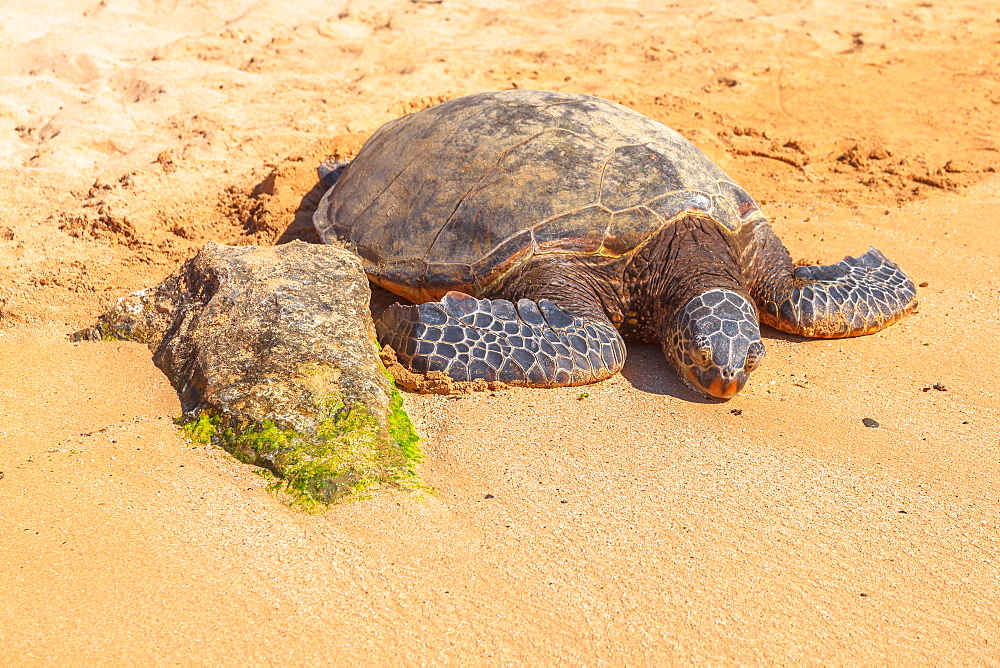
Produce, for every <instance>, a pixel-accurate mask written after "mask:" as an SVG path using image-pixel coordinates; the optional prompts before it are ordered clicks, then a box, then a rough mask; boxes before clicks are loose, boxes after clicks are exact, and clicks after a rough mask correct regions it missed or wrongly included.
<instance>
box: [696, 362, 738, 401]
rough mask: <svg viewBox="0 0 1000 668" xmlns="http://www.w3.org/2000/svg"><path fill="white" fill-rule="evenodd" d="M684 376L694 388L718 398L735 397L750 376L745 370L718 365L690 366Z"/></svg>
mask: <svg viewBox="0 0 1000 668" xmlns="http://www.w3.org/2000/svg"><path fill="white" fill-rule="evenodd" d="M684 376H685V379H686V380H687V381H688V384H690V385H691V386H692V387H693V388H694V389H696V390H698V391H699V392H701V393H702V394H707V395H708V396H710V397H716V398H718V399H732V398H733V397H735V396H736V395H737V394H738V393H739V391H740V390H742V389H743V386H744V385H746V382H747V377H748V376H747V374H746V373H744V372H743V370H738V371H733V370H732V369H719V368H718V367H711V368H708V369H703V368H699V367H693V368H692V367H688V368H686V369H684Z"/></svg>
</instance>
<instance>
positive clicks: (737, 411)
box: [729, 408, 743, 415]
mask: <svg viewBox="0 0 1000 668" xmlns="http://www.w3.org/2000/svg"><path fill="white" fill-rule="evenodd" d="M729 412H730V413H732V414H733V415H743V409H742V408H734V409H733V410H731V411H729Z"/></svg>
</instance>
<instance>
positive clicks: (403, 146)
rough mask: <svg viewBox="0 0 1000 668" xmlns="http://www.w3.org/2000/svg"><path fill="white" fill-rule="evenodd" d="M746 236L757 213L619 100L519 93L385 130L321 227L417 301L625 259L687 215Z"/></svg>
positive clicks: (715, 171)
mask: <svg viewBox="0 0 1000 668" xmlns="http://www.w3.org/2000/svg"><path fill="white" fill-rule="evenodd" d="M692 213H693V214H702V215H704V216H706V217H708V218H711V219H712V220H714V221H715V222H716V223H717V224H718V225H720V226H721V227H722V228H723V229H725V230H726V231H728V232H731V233H735V232H738V231H739V230H740V229H741V228H742V226H743V225H745V224H747V223H748V222H750V221H751V220H753V219H754V218H756V217H759V216H760V215H761V214H760V211H759V209H758V208H757V205H756V203H755V202H754V201H753V199H751V197H750V196H749V195H748V194H747V193H746V192H745V191H744V190H743V189H742V188H740V187H739V186H737V185H736V184H735V183H733V182H732V180H731V179H730V178H729V177H728V176H726V174H725V173H724V172H723V171H722V170H721V169H719V167H717V166H716V165H715V164H714V163H713V162H712V161H711V160H709V159H708V157H706V156H705V155H704V154H703V153H702V152H701V151H699V150H698V149H697V148H695V146H694V145H693V144H691V142H689V141H687V140H686V139H684V138H683V137H682V136H681V135H679V134H678V133H677V132H675V131H673V130H671V129H670V128H668V127H666V126H665V125H663V124H661V123H658V122H656V121H654V120H652V119H650V118H647V117H645V116H643V115H641V114H639V113H637V112H635V111H632V110H631V109H628V108H626V107H623V106H621V105H619V104H615V103H614V102H609V101H607V100H603V99H600V98H595V97H589V96H586V95H574V94H568V93H550V92H544V91H526V90H510V91H503V92H494V93H478V94H475V95H469V96H467V97H462V98H458V99H455V100H451V101H449V102H444V103H442V104H439V105H437V106H434V107H430V108H429V109H425V110H423V111H420V112H418V113H415V114H411V115H408V116H404V117H402V118H399V119H396V120H394V121H391V122H389V123H387V124H385V125H384V126H382V127H381V128H379V129H378V130H377V131H376V132H375V134H374V135H372V137H371V138H370V139H369V140H368V141H367V142H366V143H365V144H364V146H363V147H362V149H361V151H360V152H359V153H358V155H357V157H356V158H355V159H354V160H353V161H352V162H351V164H350V165H348V167H347V168H346V169H345V170H344V172H343V173H342V174H341V176H340V178H339V179H338V181H337V183H336V185H334V186H333V188H331V189H330V191H329V192H327V193H326V195H325V196H324V197H323V200H322V202H321V203H320V206H319V209H318V210H317V211H316V214H315V216H314V224H315V226H316V229H317V230H318V232H319V234H320V236H321V237H322V239H323V240H324V241H325V242H328V243H329V242H333V241H339V242H346V243H347V244H348V245H349V247H350V248H352V249H353V250H355V251H356V252H357V253H358V254H359V255H360V256H361V258H362V260H363V261H364V263H365V265H366V271H367V272H368V274H369V276H370V277H371V278H372V280H374V281H375V282H376V283H379V284H380V285H382V286H383V287H385V288H387V289H389V290H391V291H393V292H395V293H397V294H400V295H403V296H405V297H408V298H410V299H412V300H413V301H416V302H423V301H429V300H434V299H439V298H440V297H441V296H443V295H444V294H445V293H446V292H448V291H449V290H458V291H460V292H465V293H468V294H471V295H473V296H477V297H478V296H480V295H481V294H483V292H484V291H485V290H487V289H488V288H489V286H490V285H492V284H493V283H495V282H496V281H497V280H499V279H500V278H502V277H503V276H504V275H505V274H506V273H507V272H508V271H510V270H511V268H512V267H515V266H517V265H518V264H520V263H521V262H524V261H525V260H527V259H529V258H530V257H532V256H533V255H538V254H544V253H564V254H565V253H569V254H591V255H603V256H609V257H621V256H625V255H627V254H629V253H632V252H634V251H635V250H636V249H637V248H638V247H640V246H641V245H642V244H643V243H644V242H645V241H647V240H649V239H650V238H651V237H652V236H653V235H654V234H656V233H657V232H658V231H660V230H661V229H663V228H664V227H665V226H667V225H670V224H671V223H672V222H673V221H674V220H676V219H677V218H678V217H680V216H683V215H687V214H692Z"/></svg>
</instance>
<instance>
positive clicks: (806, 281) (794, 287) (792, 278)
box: [756, 248, 917, 339]
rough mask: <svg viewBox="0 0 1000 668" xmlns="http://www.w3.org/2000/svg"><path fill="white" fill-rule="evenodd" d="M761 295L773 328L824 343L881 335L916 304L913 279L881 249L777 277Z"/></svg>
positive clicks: (766, 319)
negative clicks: (879, 333)
mask: <svg viewBox="0 0 1000 668" xmlns="http://www.w3.org/2000/svg"><path fill="white" fill-rule="evenodd" d="M756 296H757V304H758V307H759V309H760V316H761V319H762V320H763V321H764V322H765V323H767V324H768V325H771V326H772V327H775V328H777V329H780V330H782V331H784V332H789V333H791V334H801V335H803V336H811V337H816V338H823V339H833V338H841V337H847V336H861V335H863V334H871V333H873V332H877V331H879V330H880V329H883V328H885V327H888V326H889V325H891V324H892V323H894V322H896V321H897V320H899V319H900V318H902V317H903V316H904V315H906V314H907V313H909V312H910V311H912V310H913V309H914V308H916V306H917V299H916V296H917V290H916V288H915V287H914V285H913V281H911V280H910V277H909V276H907V275H906V273H904V272H903V270H902V269H900V268H899V266H898V265H897V264H896V263H895V262H893V261H892V260H890V259H889V258H887V257H886V256H885V255H884V254H883V253H882V252H881V251H879V250H877V249H876V248H870V249H869V250H868V252H867V253H865V254H864V255H861V256H860V257H846V258H844V259H843V260H841V261H840V262H838V263H836V264H828V265H811V266H802V267H795V268H793V269H791V271H789V272H788V273H787V274H786V275H785V276H784V277H781V276H772V281H771V282H770V283H767V284H765V285H763V286H762V287H761V289H760V290H758V291H757V295H756Z"/></svg>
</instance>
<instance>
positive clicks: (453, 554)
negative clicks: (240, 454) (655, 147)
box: [0, 0, 1000, 665]
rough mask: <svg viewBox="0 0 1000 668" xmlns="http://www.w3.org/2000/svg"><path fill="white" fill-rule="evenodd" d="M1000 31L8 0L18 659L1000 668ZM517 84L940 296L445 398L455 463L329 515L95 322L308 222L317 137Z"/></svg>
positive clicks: (3, 78)
mask: <svg viewBox="0 0 1000 668" xmlns="http://www.w3.org/2000/svg"><path fill="white" fill-rule="evenodd" d="M998 21H1000V3H998V2H996V0H990V1H988V2H983V1H982V0H977V1H976V2H933V3H932V2H879V1H875V2H870V1H869V2H862V1H846V2H845V1H840V0H814V1H809V0H759V1H757V2H744V1H740V0H714V1H713V0H710V1H708V2H694V1H690V0H684V1H682V2H675V3H663V2H631V3H630V2H626V3H616V4H615V6H614V7H609V6H607V5H606V3H599V2H587V3H579V2H578V3H574V2H569V1H566V0H546V1H544V2H523V3H516V2H503V1H502V0H500V1H497V0H490V1H489V2H485V1H484V2H476V1H475V0H468V1H464V2H463V1H460V0H438V1H437V2H435V1H434V0H422V1H414V0H386V1H384V2H380V3H372V2H365V1H363V0H362V1H350V2H344V1H339V0H334V1H333V2H330V1H328V0H327V1H324V2H310V1H302V2H295V3H291V2H279V1H278V0H258V1H253V2H251V1H250V0H244V1H240V0H229V1H227V2H202V1H194V0H191V1H184V0H181V1H175V2H165V1H158V0H101V1H99V2H98V1H97V0H94V1H92V2H88V3H80V2H73V1H71V0H31V1H30V2H28V1H26V0H14V1H12V2H6V3H4V4H3V6H2V7H0V193H2V196H0V414H2V416H3V422H2V424H0V436H2V439H0V471H2V474H0V476H2V477H0V643H2V647H3V652H2V653H0V664H3V665H37V664H64V663H136V664H140V663H142V664H144V663H184V664H190V663H195V664H207V663H212V664H218V663H222V664H235V663H245V662H254V663H279V662H280V663H295V664H302V663H306V662H320V661H322V662H343V661H345V660H347V661H351V662H357V663H390V662H391V663H406V664H411V663H444V662H452V663H463V664H464V663H492V664H496V663H522V662H523V663H533V664H538V663H557V662H559V663H582V664H598V663H606V664H624V663H630V664H634V663H645V664H654V663H663V662H688V661H697V662H712V663H742V662H771V663H802V662H815V663H881V664H888V663H892V664H898V663H924V664H982V665H997V664H1000V621H998V613H997V610H998V605H1000V581H998V576H1000V519H998V518H1000V492H998V482H997V481H998V479H1000V476H998V473H1000V427H998V422H1000V419H998V410H1000V399H998V398H997V392H996V386H997V383H996V379H997V377H998V376H1000V352H998V351H1000V320H998V312H1000V277H998V269H997V264H998V263H997V258H998V257H1000V239H998V236H997V229H996V228H997V221H998V218H1000V215H998V213H997V212H998V211H1000V174H998V173H997V167H998V166H1000V152H998V149H1000V129H998V128H1000V123H998V120H1000V23H998ZM511 86H517V87H532V88H543V89H554V90H562V91H573V92H583V93H590V94H595V95H600V96H603V97H607V98H610V99H613V100H615V101H618V102H622V103H624V104H627V105H630V106H632V107H634V108H636V109H638V110H639V111H642V112H643V113H646V114H648V115H650V116H652V117H654V118H656V119H658V120H661V121H663V122H665V123H667V124H668V125H672V126H674V127H676V128H677V129H678V130H680V131H681V132H682V133H684V134H685V135H687V136H688V137H690V138H691V139H692V140H694V141H695V142H696V143H698V144H699V145H700V146H701V147H703V149H704V150H705V151H706V152H707V153H709V155H711V156H712V157H713V158H714V159H716V160H717V161H718V162H719V163H720V164H721V165H722V166H723V168H724V169H726V170H727V171H729V172H730V174H731V175H732V176H733V177H735V178H736V180H737V181H739V182H740V183H742V184H743V185H744V186H745V187H746V188H747V189H748V190H749V191H750V192H751V193H752V194H753V195H755V196H756V197H757V198H758V201H759V202H760V203H761V205H762V207H763V209H764V211H765V213H767V214H768V215H769V216H770V217H771V219H772V221H773V224H774V227H775V228H776V230H777V231H778V233H779V234H780V235H781V236H782V237H783V238H784V240H785V241H786V243H787V244H788V245H789V247H790V249H791V250H792V252H793V255H795V256H797V257H804V258H806V259H809V260H824V261H831V260H838V259H840V258H841V257H843V255H845V254H847V253H859V252H862V251H864V250H866V249H867V247H868V245H869V244H873V245H875V246H877V247H879V248H880V249H882V250H883V251H885V252H886V253H887V254H888V255H889V256H890V257H892V258H893V259H895V260H896V261H898V262H899V263H900V264H901V265H902V266H903V267H904V268H905V269H907V270H908V271H909V272H910V273H911V275H912V276H913V277H914V278H915V280H916V281H917V282H918V283H926V284H927V286H926V287H924V288H922V289H921V291H920V298H921V307H920V310H919V312H918V313H916V314H914V315H912V316H910V317H908V318H906V319H905V320H904V321H902V322H901V323H899V324H898V325H896V326H893V327H891V328H889V329H888V330H886V331H884V332H881V333H879V334H876V335H873V336H869V337H863V338H859V339H851V340H842V341H807V340H802V339H799V338H796V337H790V336H785V335H782V334H778V333H775V332H773V331H770V330H768V331H767V332H766V333H765V337H766V341H765V342H766V344H767V346H768V351H769V352H768V358H767V360H766V363H765V364H764V365H763V367H762V368H761V369H760V370H758V371H757V372H756V373H755V374H754V377H753V378H752V379H751V381H750V383H749V385H748V387H747V388H746V389H745V390H744V391H743V393H742V394H740V395H739V396H738V397H736V398H735V399H733V400H731V401H729V402H707V401H705V400H702V399H699V398H698V397H696V396H694V395H693V394H692V393H691V392H690V391H689V390H687V389H686V388H685V387H684V386H683V385H681V384H680V383H679V382H678V381H677V379H676V378H675V376H674V375H673V373H672V372H671V371H670V370H669V369H668V367H667V365H666V363H665V362H664V360H663V359H662V356H661V355H660V354H659V352H658V351H657V350H656V349H654V348H648V347H642V346H633V347H631V348H630V351H629V354H630V360H629V363H628V365H627V366H626V368H625V371H624V373H623V374H622V375H620V376H618V377H616V378H613V379H611V380H609V381H606V382H604V383H600V384H598V385H595V386H592V387H589V388H585V391H586V392H588V393H589V396H582V395H581V391H584V389H563V390H549V391H545V390H512V391H509V392H496V393H482V394H476V395H471V396H462V397H457V398H446V397H427V396H418V395H408V396H407V397H406V404H407V408H408V409H409V410H410V412H411V414H412V416H413V417H414V419H415V420H416V421H417V422H418V425H419V428H420V430H421V433H422V435H423V436H424V437H425V439H426V440H425V443H424V451H425V454H426V460H425V462H424V464H423V465H422V466H421V473H422V475H423V478H424V480H425V481H426V482H427V483H428V484H429V485H431V486H433V488H434V489H435V490H436V493H435V494H433V495H414V494H403V493H395V492H385V493H381V494H378V495H377V496H376V497H375V498H372V499H370V500H366V501H363V502H357V503H351V504H346V505H340V506H337V507H334V508H333V509H331V510H330V511H329V512H328V513H326V514H324V515H318V516H315V515H305V514H302V513H299V512H295V511H292V510H290V509H288V508H287V507H286V506H285V505H283V504H282V502H281V500H280V499H279V498H277V497H276V496H274V495H272V494H271V493H269V492H267V491H266V489H265V486H266V482H265V481H264V480H263V479H261V478H260V477H258V476H256V475H254V473H253V471H252V470H251V469H250V467H247V466H244V465H242V464H239V463H237V462H235V461H234V460H233V459H232V458H230V457H228V456H226V455H225V454H224V453H222V452H220V451H219V450H216V449H211V448H208V449H206V448H205V447H202V446H197V447H196V446H194V445H192V444H190V443H188V442H186V441H185V440H184V439H183V438H182V436H181V435H180V434H179V433H178V430H177V428H176V427H175V426H174V425H173V423H172V418H173V417H175V416H176V415H177V414H178V412H179V406H178V403H177V398H176V395H175V394H174V393H173V391H172V390H171V388H170V387H169V385H168V383H167V382H166V380H165V378H164V377H163V376H162V374H160V372H159V371H158V370H157V369H156V368H155V367H154V366H153V364H152V362H151V361H150V355H149V353H148V351H147V350H146V349H145V348H144V347H142V346H139V345H134V344H126V343H94V344H71V343H69V342H68V341H67V339H66V334H67V333H69V332H70V331H72V330H74V329H75V328H78V327H81V326H84V325H86V324H89V323H90V322H92V321H93V319H94V318H95V317H96V315H97V314H98V313H100V312H101V311H102V310H103V309H104V308H106V307H107V306H108V305H109V304H110V303H111V302H112V301H113V300H114V299H115V298H116V297H118V296H120V295H122V294H125V293H127V292H129V291H131V290H134V289H137V288H141V287H144V286H147V285H150V284H153V283H156V282H158V281H159V279H160V278H162V277H163V276H164V275H165V274H166V273H168V272H169V271H170V270H171V269H172V268H173V267H174V266H176V264H177V263H178V262H180V261H182V260H183V259H185V258H186V257H189V256H190V255H191V254H192V253H193V252H194V251H195V250H196V249H197V248H198V247H200V246H201V244H203V243H204V242H205V241H206V240H208V239H215V240H218V241H222V242H226V243H233V244H245V243H273V242H274V241H275V240H276V239H279V238H282V239H286V238H289V237H290V236H295V235H300V236H302V235H305V234H306V233H305V226H304V225H303V224H302V223H303V221H304V220H305V219H306V218H307V213H308V205H309V202H311V201H314V198H315V192H312V189H313V187H314V186H315V185H316V176H315V167H316V164H317V163H318V161H319V160H320V159H322V158H324V157H328V156H350V155H351V154H352V152H354V151H356V150H357V148H358V146H359V145H360V143H361V142H362V141H363V140H364V139H365V137H367V136H368V135H369V134H370V133H371V131H373V130H374V129H375V128H376V127H378V126H379V125H380V124H381V123H383V122H385V121H387V120H389V119H390V118H393V117H395V116H398V115H400V114H402V113H405V112H408V111H412V110H416V109H420V108H423V107H425V106H428V105H430V104H433V103H435V102H438V101H441V100H445V99H448V98H452V97H456V96H459V95H462V94H466V93H471V92H475V91H480V90H491V89H502V88H509V87H511ZM297 210H298V215H296V211H297ZM290 227H291V229H290V230H289V228H290ZM935 384H938V385H937V387H938V388H941V389H933V388H934V386H935ZM865 417H871V418H874V419H875V420H877V421H878V422H879V423H880V426H879V427H878V428H874V429H873V428H866V427H865V426H863V425H862V418H865Z"/></svg>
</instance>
